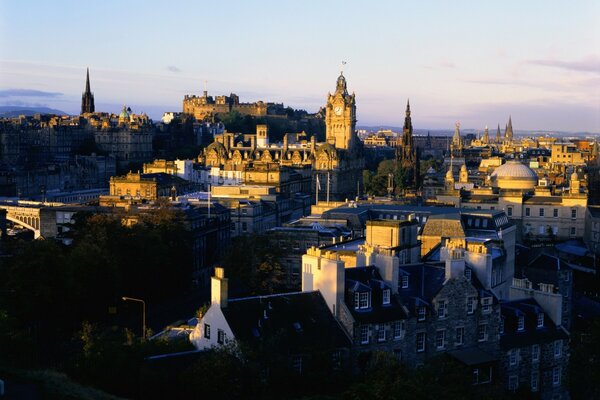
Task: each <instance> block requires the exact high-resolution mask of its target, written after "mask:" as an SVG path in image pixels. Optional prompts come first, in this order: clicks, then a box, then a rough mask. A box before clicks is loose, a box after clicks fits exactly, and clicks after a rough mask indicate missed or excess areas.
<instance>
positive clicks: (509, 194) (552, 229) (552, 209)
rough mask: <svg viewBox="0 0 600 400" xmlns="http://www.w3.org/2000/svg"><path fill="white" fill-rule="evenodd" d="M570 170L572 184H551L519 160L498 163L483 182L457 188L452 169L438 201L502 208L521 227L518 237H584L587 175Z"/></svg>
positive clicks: (472, 206) (450, 203)
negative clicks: (583, 175)
mask: <svg viewBox="0 0 600 400" xmlns="http://www.w3.org/2000/svg"><path fill="white" fill-rule="evenodd" d="M580 175H581V174H580V173H579V172H578V171H575V172H573V173H572V174H571V176H570V179H569V181H568V184H569V186H568V187H565V186H564V185H560V186H559V185H552V184H551V182H550V180H549V179H547V178H546V177H541V178H540V177H538V174H536V173H535V172H534V171H533V170H532V169H531V168H529V167H528V166H526V165H525V164H522V163H521V162H519V161H508V162H507V163H505V164H503V165H501V166H499V167H497V168H496V169H495V170H494V171H493V173H492V174H491V175H490V176H489V179H487V180H486V182H485V183H484V184H483V185H482V186H472V187H471V188H468V187H461V188H459V189H456V185H455V183H454V177H453V175H452V173H451V172H450V170H449V171H448V174H447V177H446V183H447V185H446V186H447V190H446V192H445V193H444V194H440V195H438V196H437V203H438V204H446V205H453V206H455V207H462V208H476V209H480V210H503V211H504V212H506V215H507V216H508V218H509V219H510V220H511V221H513V222H514V223H515V224H516V225H517V227H518V238H519V239H521V238H522V239H526V240H550V239H558V240H566V239H572V238H582V237H583V235H584V231H585V212H586V207H587V190H586V189H585V187H584V183H585V177H583V178H582V177H581V176H580Z"/></svg>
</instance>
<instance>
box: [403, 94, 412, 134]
mask: <svg viewBox="0 0 600 400" xmlns="http://www.w3.org/2000/svg"><path fill="white" fill-rule="evenodd" d="M405 115H406V116H405V117H404V129H403V132H404V133H405V134H406V132H407V131H409V133H410V135H411V136H412V120H411V118H410V100H407V101H406V112H405Z"/></svg>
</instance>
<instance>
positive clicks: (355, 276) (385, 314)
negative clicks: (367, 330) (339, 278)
mask: <svg viewBox="0 0 600 400" xmlns="http://www.w3.org/2000/svg"><path fill="white" fill-rule="evenodd" d="M345 273H346V278H345V279H346V292H345V299H346V304H347V306H348V309H349V310H350V313H351V314H352V316H353V317H354V319H355V320H356V321H358V322H359V323H365V324H367V323H383V322H390V321H397V320H399V319H405V318H407V315H406V313H405V312H404V309H403V308H402V306H401V305H400V303H399V301H398V298H397V297H396V296H392V295H391V288H390V287H389V286H388V285H387V284H386V283H385V281H383V280H382V278H381V275H380V274H379V271H378V270H377V268H376V267H372V266H370V267H355V268H346V270H345ZM386 289H389V290H390V303H389V304H383V294H382V292H383V290H386ZM357 292H370V293H371V306H370V307H369V308H367V309H358V310H357V309H355V308H354V294H355V293H357Z"/></svg>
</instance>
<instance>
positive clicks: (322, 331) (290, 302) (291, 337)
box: [222, 291, 351, 353]
mask: <svg viewBox="0 0 600 400" xmlns="http://www.w3.org/2000/svg"><path fill="white" fill-rule="evenodd" d="M222 310H223V314H224V315H225V318H226V319H227V323H228V324H229V327H230V328H231V330H232V332H233V334H234V335H235V337H236V339H238V340H240V341H242V342H246V343H255V344H256V343H258V342H259V341H260V340H261V339H264V338H273V339H275V338H276V339H278V340H281V342H282V343H283V345H284V346H285V347H286V348H287V349H288V350H289V351H290V352H291V353H300V352H302V351H305V350H308V349H311V348H314V346H316V345H319V346H323V347H328V348H340V347H350V345H351V343H350V339H349V338H348V336H347V335H346V334H345V333H344V331H343V330H342V328H341V327H340V325H339V324H338V323H337V321H336V320H335V318H334V317H333V315H332V314H331V311H330V310H329V308H328V307H327V304H326V303H325V300H324V299H323V296H322V295H321V293H320V292H318V291H314V292H303V293H284V294H276V295H271V296H256V297H247V298H242V299H230V300H229V301H228V305H227V307H226V308H223V309H222Z"/></svg>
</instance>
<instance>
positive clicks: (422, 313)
mask: <svg viewBox="0 0 600 400" xmlns="http://www.w3.org/2000/svg"><path fill="white" fill-rule="evenodd" d="M426 312H427V311H426V309H425V306H421V307H418V308H417V315H418V318H417V320H418V321H425V317H426V315H427V314H426Z"/></svg>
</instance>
